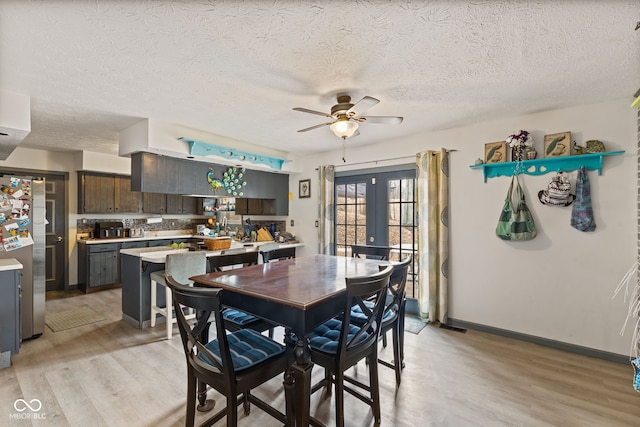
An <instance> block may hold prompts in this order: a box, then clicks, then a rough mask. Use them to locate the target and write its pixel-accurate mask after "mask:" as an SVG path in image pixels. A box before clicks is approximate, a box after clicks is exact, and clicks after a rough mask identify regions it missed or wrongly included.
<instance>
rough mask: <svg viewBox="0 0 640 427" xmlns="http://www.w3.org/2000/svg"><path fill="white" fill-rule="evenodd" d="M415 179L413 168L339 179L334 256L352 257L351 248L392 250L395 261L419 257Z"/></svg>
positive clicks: (410, 292) (409, 286) (409, 290)
mask: <svg viewBox="0 0 640 427" xmlns="http://www.w3.org/2000/svg"><path fill="white" fill-rule="evenodd" d="M415 176H416V173H415V169H413V168H411V169H407V170H399V171H392V172H380V173H367V174H362V175H349V176H336V178H335V209H336V212H335V217H334V218H335V219H336V220H335V245H336V247H335V254H336V255H339V256H340V255H342V256H347V257H350V256H351V245H373V246H391V248H392V250H391V260H392V261H399V260H400V259H402V258H404V257H406V256H407V255H409V254H416V253H417V239H418V233H417V228H416V227H417V223H416V221H415V213H416V208H415V194H416V192H415ZM414 258H415V257H414ZM414 266H415V259H414ZM412 271H415V268H414V269H412ZM413 287H414V285H413V281H411V283H407V295H408V296H413V295H415V290H414V289H413Z"/></svg>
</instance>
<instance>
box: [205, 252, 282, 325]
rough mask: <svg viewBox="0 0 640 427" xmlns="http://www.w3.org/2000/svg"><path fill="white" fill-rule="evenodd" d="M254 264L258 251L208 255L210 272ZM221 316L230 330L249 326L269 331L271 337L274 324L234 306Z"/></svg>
mask: <svg viewBox="0 0 640 427" xmlns="http://www.w3.org/2000/svg"><path fill="white" fill-rule="evenodd" d="M256 264H258V251H246V252H237V253H228V254H223V255H218V256H212V257H209V267H210V269H211V271H212V272H214V271H223V269H224V268H225V267H228V268H233V267H237V266H241V267H248V266H250V265H256ZM223 316H224V319H225V321H226V323H227V327H228V329H229V330H230V331H237V330H240V329H244V328H251V329H253V330H256V331H258V332H264V331H269V338H273V328H274V324H273V323H271V322H267V321H266V320H263V319H261V318H259V317H256V316H254V315H253V314H249V313H246V312H244V311H241V310H236V309H235V308H226V309H224V311H223Z"/></svg>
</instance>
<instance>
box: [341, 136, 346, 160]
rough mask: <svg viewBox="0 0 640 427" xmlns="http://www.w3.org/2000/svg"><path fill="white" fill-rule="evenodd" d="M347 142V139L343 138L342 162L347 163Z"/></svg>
mask: <svg viewBox="0 0 640 427" xmlns="http://www.w3.org/2000/svg"><path fill="white" fill-rule="evenodd" d="M346 151H347V144H346V143H345V139H343V140H342V163H347V160H346V159H345V157H346V155H347V154H346Z"/></svg>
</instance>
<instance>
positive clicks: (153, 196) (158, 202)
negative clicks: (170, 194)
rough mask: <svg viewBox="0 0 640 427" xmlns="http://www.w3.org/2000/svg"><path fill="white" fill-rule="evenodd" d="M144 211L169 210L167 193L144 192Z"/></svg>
mask: <svg viewBox="0 0 640 427" xmlns="http://www.w3.org/2000/svg"><path fill="white" fill-rule="evenodd" d="M142 212H144V213H151V214H163V213H166V212H167V195H166V194H162V193H142Z"/></svg>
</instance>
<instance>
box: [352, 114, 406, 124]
mask: <svg viewBox="0 0 640 427" xmlns="http://www.w3.org/2000/svg"><path fill="white" fill-rule="evenodd" d="M354 120H357V121H359V122H365V123H382V124H385V125H399V124H400V123H402V120H403V118H402V117H393V116H366V117H354Z"/></svg>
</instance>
